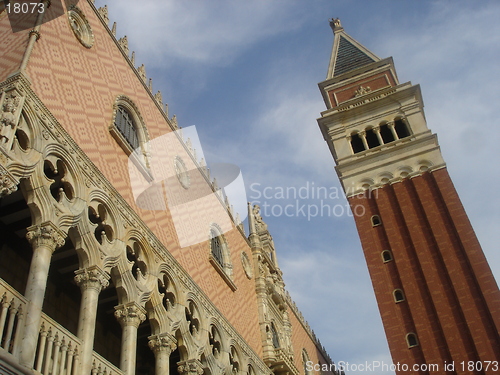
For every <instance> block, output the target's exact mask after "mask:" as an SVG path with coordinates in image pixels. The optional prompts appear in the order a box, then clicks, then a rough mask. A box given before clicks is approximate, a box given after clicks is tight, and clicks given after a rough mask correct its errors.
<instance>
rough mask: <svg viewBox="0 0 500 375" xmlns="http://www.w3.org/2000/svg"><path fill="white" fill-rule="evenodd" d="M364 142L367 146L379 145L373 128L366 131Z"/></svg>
mask: <svg viewBox="0 0 500 375" xmlns="http://www.w3.org/2000/svg"><path fill="white" fill-rule="evenodd" d="M366 142H367V143H368V147H369V148H373V147H377V146H380V141H379V140H378V137H377V134H375V131H374V130H373V129H369V130H367V131H366Z"/></svg>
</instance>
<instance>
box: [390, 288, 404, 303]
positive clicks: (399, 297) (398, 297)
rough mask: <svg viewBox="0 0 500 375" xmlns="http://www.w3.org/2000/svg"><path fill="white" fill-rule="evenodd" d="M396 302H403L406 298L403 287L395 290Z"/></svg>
mask: <svg viewBox="0 0 500 375" xmlns="http://www.w3.org/2000/svg"><path fill="white" fill-rule="evenodd" d="M393 294H394V302H396V303H399V302H403V301H404V300H405V296H404V294H403V291H402V290H401V289H396V290H395V291H394V292H393Z"/></svg>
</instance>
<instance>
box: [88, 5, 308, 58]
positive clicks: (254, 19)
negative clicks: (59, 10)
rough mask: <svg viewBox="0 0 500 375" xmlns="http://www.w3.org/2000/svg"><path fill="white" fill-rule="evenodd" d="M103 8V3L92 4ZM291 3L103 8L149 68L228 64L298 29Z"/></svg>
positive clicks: (120, 6) (294, 6)
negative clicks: (261, 43) (262, 42)
mask: <svg viewBox="0 0 500 375" xmlns="http://www.w3.org/2000/svg"><path fill="white" fill-rule="evenodd" d="M96 3H97V4H98V6H99V5H102V3H103V2H102V1H97V2H96ZM296 4H297V2H296V1H265V0H256V1H231V0H224V1H203V0H191V1H175V0H167V1H161V5H159V2H158V1H154V0H143V1H140V2H137V1H131V0H121V1H119V2H115V3H111V4H109V5H108V8H109V10H110V19H111V20H112V21H115V20H116V21H118V33H119V34H120V35H121V34H122V33H126V34H129V39H130V40H132V41H135V42H134V43H133V44H134V48H135V49H136V50H137V51H139V52H141V53H143V54H144V55H147V56H148V61H149V63H150V64H153V65H156V66H164V65H168V64H170V63H172V62H176V60H177V62H179V61H188V62H191V63H193V62H196V63H199V64H210V65H213V64H215V65H221V66H224V65H227V64H228V63H229V62H231V61H232V60H233V59H234V58H235V57H236V56H238V54H239V53H241V51H242V50H244V49H246V48H248V47H249V46H250V45H252V44H254V43H256V42H257V41H259V40H262V39H263V38H268V37H271V36H273V35H276V34H279V33H282V32H284V31H287V30H291V29H295V28H297V27H299V26H300V24H299V23H298V22H297V18H296V17H295V18H294V22H292V15H293V13H294V12H296V8H297V7H296Z"/></svg>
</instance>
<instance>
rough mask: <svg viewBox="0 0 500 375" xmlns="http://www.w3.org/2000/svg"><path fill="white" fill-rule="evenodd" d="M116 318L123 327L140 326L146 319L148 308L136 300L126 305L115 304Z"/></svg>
mask: <svg viewBox="0 0 500 375" xmlns="http://www.w3.org/2000/svg"><path fill="white" fill-rule="evenodd" d="M115 318H116V319H117V320H118V322H119V323H120V325H121V326H122V327H124V326H134V327H135V328H138V327H139V325H140V324H141V323H142V322H143V321H144V320H146V310H144V308H142V307H141V306H139V305H138V304H136V303H135V302H130V303H128V304H125V305H119V306H115Z"/></svg>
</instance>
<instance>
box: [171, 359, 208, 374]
mask: <svg viewBox="0 0 500 375" xmlns="http://www.w3.org/2000/svg"><path fill="white" fill-rule="evenodd" d="M177 371H178V372H179V375H202V374H203V365H202V364H201V362H200V361H199V360H197V359H188V360H187V361H184V362H179V366H178V367H177Z"/></svg>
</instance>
